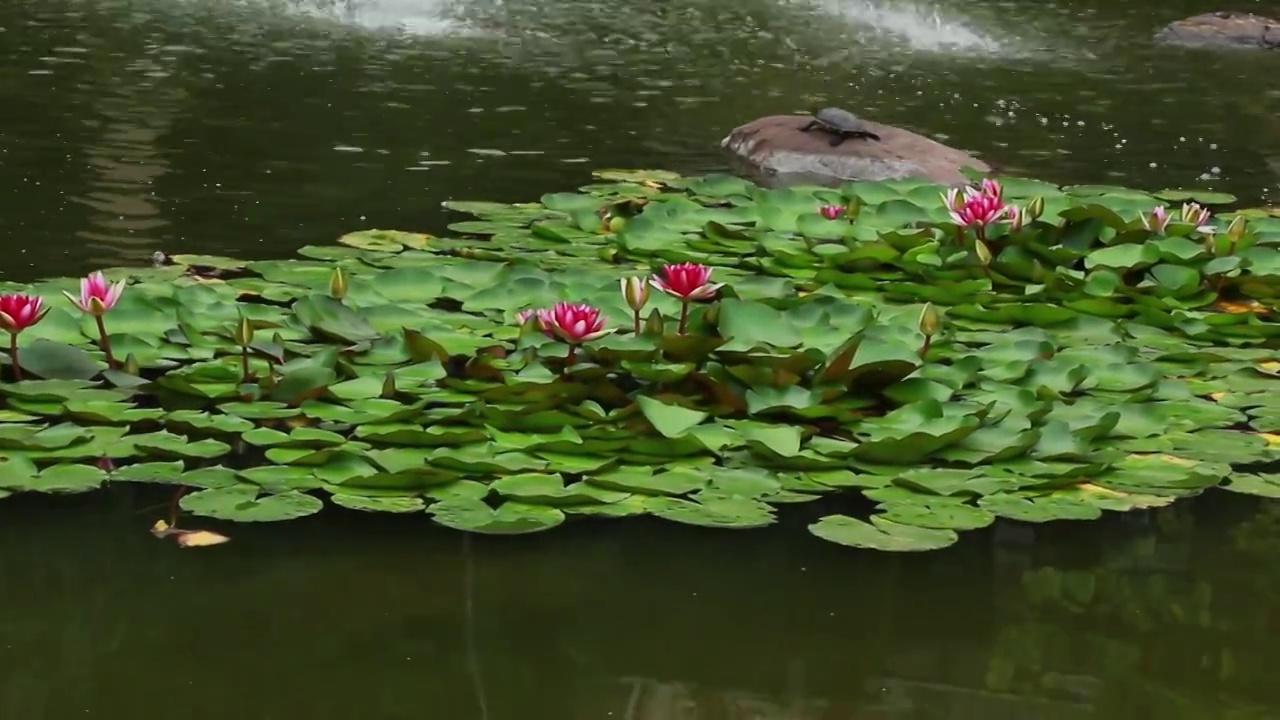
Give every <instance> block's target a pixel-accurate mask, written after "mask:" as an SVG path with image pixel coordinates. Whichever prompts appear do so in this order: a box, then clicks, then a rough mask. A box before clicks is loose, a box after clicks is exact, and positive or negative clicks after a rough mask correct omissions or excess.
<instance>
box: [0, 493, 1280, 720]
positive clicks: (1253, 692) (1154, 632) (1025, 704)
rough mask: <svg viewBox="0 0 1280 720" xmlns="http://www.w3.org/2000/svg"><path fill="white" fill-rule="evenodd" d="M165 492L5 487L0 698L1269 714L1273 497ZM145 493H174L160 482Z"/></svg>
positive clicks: (182, 709)
mask: <svg viewBox="0 0 1280 720" xmlns="http://www.w3.org/2000/svg"><path fill="white" fill-rule="evenodd" d="M164 502H165V496H164V495H163V493H160V492H158V491H155V490H154V489H150V488H145V489H142V490H141V491H137V492H131V491H129V490H128V489H117V490H112V491H110V492H109V493H106V494H94V495H90V496H82V497H76V498H62V499H49V498H30V499H28V498H25V497H20V498H10V499H8V500H6V501H5V503H4V505H2V506H0V574H2V577H0V607H2V608H3V609H4V612H3V614H0V714H2V716H3V717H10V718H30V719H31V720H42V719H46V718H47V719H50V720H52V719H54V718H72V717H96V718H110V719H111V720H117V719H119V720H128V719H130V718H137V717H144V716H152V715H156V714H162V715H167V716H174V717H185V718H191V719H192V720H206V719H207V720H214V719H222V718H230V717H234V718H244V719H245V720H267V719H273V720H280V719H286V718H287V719H292V718H309V719H316V720H328V719H329V718H332V719H334V720H339V719H346V718H354V717H368V718H379V719H380V720H381V719H387V720H394V719H398V718H406V719H408V718H422V717H447V718H451V719H457V720H563V719H564V718H574V719H575V720H576V719H581V720H687V719H694V718H697V719H704V720H705V719H717V720H718V719H725V720H748V719H757V718H758V719H764V720H854V719H862V718H884V719H889V718H893V719H895V720H934V719H941V718H946V719H948V720H959V719H960V718H970V717H982V718H1011V719H1015V718H1016V719H1018V720H1022V719H1025V720H1044V719H1046V718H1048V719H1058V718H1061V719H1067V718H1098V719H1101V720H1130V719H1131V718H1161V719H1162V720H1166V719H1167V720H1181V719H1183V718H1186V719H1188V720H1190V719H1192V718H1195V719H1200V718H1205V719H1208V718H1214V719H1218V718H1232V719H1233V720H1243V719H1246V718H1247V719H1250V720H1252V719H1254V718H1257V719H1262V718H1274V717H1276V716H1277V713H1278V712H1280V704H1277V693H1276V691H1275V689H1274V677H1273V674H1274V673H1273V672H1272V671H1273V668H1274V665H1275V661H1276V657H1277V656H1276V651H1275V649H1274V648H1275V645H1274V641H1273V638H1274V633H1275V632H1276V631H1277V630H1278V629H1280V627H1278V626H1277V623H1276V620H1277V617H1276V614H1275V611H1274V608H1275V607H1276V603H1277V601H1278V600H1280V597H1278V596H1277V588H1280V584H1277V576H1276V573H1275V571H1274V566H1275V564H1274V562H1273V560H1274V557H1275V552H1276V550H1277V549H1280V507H1278V506H1277V505H1266V504H1259V503H1257V502H1256V501H1254V500H1252V499H1244V498H1238V497H1235V496H1231V495H1230V494H1228V493H1224V492H1217V493H1213V494H1211V495H1210V496H1207V497H1206V498H1203V499H1202V500H1201V501H1187V502H1183V503H1179V504H1178V505H1177V506H1176V507H1171V508H1167V509H1165V510H1161V511H1159V512H1157V513H1154V514H1151V515H1147V516H1139V515H1129V516H1115V515H1108V516H1107V519H1106V520H1105V521H1100V522H1094V523H1060V524H1055V525H1048V526H1035V527H1032V526H1028V525H1012V524H998V525H997V526H995V527H994V528H992V529H988V530H984V531H977V532H971V533H965V535H964V538H963V539H962V540H961V542H960V544H958V545H955V546H953V547H951V548H948V549H946V550H942V551H939V552H935V553H929V554H924V555H912V556H902V555H890V554H881V553H874V552H857V551H852V550H849V549H846V548H841V547H839V546H835V545H831V544H829V543H826V542H824V541H822V540H819V539H817V538H814V537H812V536H810V535H808V533H806V532H805V530H804V528H803V524H804V523H805V522H806V521H808V520H811V519H812V518H810V517H808V516H810V515H812V516H814V517H816V516H817V515H818V514H819V512H820V511H819V509H817V508H808V507H803V508H796V509H794V512H790V513H784V515H785V522H784V523H783V524H782V526H780V527H777V528H774V529H769V530H758V531H757V530H753V531H727V530H705V531H704V530H699V529H695V528H688V527H683V526H678V525H670V524H664V523H662V522H659V521H644V520H636V521H622V522H605V523H602V524H597V523H591V522H587V523H583V524H572V525H570V526H567V527H562V528H559V529H557V530H554V531H552V532H549V533H546V534H544V535H535V536H524V537H519V538H488V537H478V536H467V535H463V534H461V533H457V532H454V531H450V530H445V529H442V528H438V527H434V526H432V525H431V524H430V523H429V522H427V521H426V519H425V518H422V517H413V518H403V517H400V518H397V517H387V516H376V517H371V516H361V515H358V514H356V513H354V512H352V511H345V510H342V509H340V508H335V509H329V510H326V511H325V512H324V513H323V514H321V515H319V516H314V517H312V518H310V519H307V520H299V521H293V522H289V523H281V524H275V525H269V526H253V525H249V526H244V525H240V526H219V525H218V524H217V523H212V524H211V525H210V527H219V529H222V530H225V531H227V532H229V533H231V534H232V535H233V536H234V540H233V541H232V542H231V543H230V544H227V545H222V546H218V547H216V548H206V549H202V550H179V549H178V548H176V547H175V546H173V545H172V544H170V543H168V542H163V541H160V540H157V539H155V538H153V537H152V536H151V535H150V534H149V533H148V532H147V531H146V529H147V527H148V526H149V525H150V523H151V522H152V521H153V520H154V519H156V518H158V517H162V516H164V515H165V514H166V510H165V508H164V507H163V505H164ZM157 503H159V504H160V505H161V507H156V505H157Z"/></svg>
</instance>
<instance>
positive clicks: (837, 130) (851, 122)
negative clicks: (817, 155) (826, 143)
mask: <svg viewBox="0 0 1280 720" xmlns="http://www.w3.org/2000/svg"><path fill="white" fill-rule="evenodd" d="M814 128H821V129H823V130H826V131H827V132H829V133H831V135H832V137H831V147H835V146H837V145H839V144H840V143H842V142H844V141H845V140H848V139H849V138H865V139H868V140H879V139H880V136H879V135H877V134H875V133H873V132H871V131H870V130H868V129H867V124H866V123H865V122H863V121H862V118H860V117H858V116H857V115H854V114H853V113H851V112H849V111H848V110H842V109H840V108H834V107H829V108H822V109H821V110H819V111H817V112H815V113H813V119H812V120H810V121H809V124H808V125H805V126H804V127H802V128H800V132H809V131H810V130H812V129H814Z"/></svg>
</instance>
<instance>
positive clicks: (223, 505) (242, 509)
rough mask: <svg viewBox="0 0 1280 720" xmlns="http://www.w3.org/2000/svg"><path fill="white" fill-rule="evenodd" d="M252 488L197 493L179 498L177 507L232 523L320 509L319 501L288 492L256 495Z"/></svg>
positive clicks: (281, 517) (290, 517) (271, 519)
mask: <svg viewBox="0 0 1280 720" xmlns="http://www.w3.org/2000/svg"><path fill="white" fill-rule="evenodd" d="M259 492H260V491H259V489H258V488H257V487H256V486H253V485H234V486H231V487H222V488H214V489H210V490H200V491H198V492H194V493H191V494H190V495H185V496H183V498H182V500H181V501H180V502H179V505H180V506H181V507H182V509H183V510H185V511H187V512H189V513H192V514H194V515H201V516H204V517H211V518H216V519H218V520H231V521H234V522H277V521H280V520H293V519H295V518H300V517H306V516H307V515H314V514H315V513H318V512H320V510H321V509H323V508H324V503H323V502H321V501H320V499H319V498H316V497H312V496H311V495H307V494H306V493H302V492H298V491H289V492H284V493H280V494H276V495H259Z"/></svg>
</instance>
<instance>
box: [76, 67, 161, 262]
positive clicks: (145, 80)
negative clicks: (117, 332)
mask: <svg viewBox="0 0 1280 720" xmlns="http://www.w3.org/2000/svg"><path fill="white" fill-rule="evenodd" d="M177 50H178V49H174V48H154V47H153V48H150V51H149V55H148V57H146V58H144V59H141V60H137V61H133V62H130V63H128V64H127V65H125V66H123V67H118V68H112V69H111V77H110V79H104V81H103V87H101V88H100V90H99V92H100V95H99V96H98V97H97V98H95V100H94V102H93V108H92V109H93V115H92V116H90V117H88V118H86V119H85V120H84V123H85V126H86V127H88V128H90V129H91V133H92V134H93V135H95V136H96V137H95V139H94V140H91V141H89V142H86V143H85V144H84V145H83V146H82V148H81V152H82V153H83V154H84V157H85V159H86V161H87V163H88V165H89V166H90V167H92V168H93V170H94V174H95V176H96V177H94V179H93V180H91V181H90V183H89V188H88V192H87V193H86V194H85V195H83V196H72V197H71V198H70V199H71V200H72V201H73V202H77V203H80V204H83V205H85V206H86V207H88V208H90V209H91V210H92V211H93V212H92V213H91V214H90V216H89V222H90V223H91V224H92V227H91V228H89V229H85V230H81V231H79V232H77V233H76V236H77V237H79V238H82V239H84V240H87V241H89V242H88V243H85V245H86V246H87V248H88V250H89V251H88V252H87V253H84V254H83V257H84V259H85V260H87V261H89V262H91V263H95V264H98V265H108V264H119V263H120V262H121V261H124V262H126V263H130V264H134V263H137V262H140V261H142V260H143V259H144V258H146V257H150V255H151V254H152V253H153V252H155V250H156V249H157V248H158V247H159V246H160V245H161V244H162V239H161V236H159V235H157V231H159V229H160V228H163V227H164V226H166V225H167V224H168V222H167V221H166V220H165V218H164V216H163V215H162V213H161V208H160V206H159V204H158V203H159V200H158V198H156V196H155V186H156V182H157V180H158V179H159V178H160V177H161V176H163V175H164V174H165V173H166V172H167V171H168V170H169V165H168V162H167V160H166V159H165V157H164V150H163V149H162V148H161V147H160V141H161V139H162V137H163V136H164V135H165V133H167V132H168V131H169V129H170V127H171V125H172V121H173V118H174V116H175V114H176V113H177V112H178V111H180V109H181V107H182V104H183V101H184V99H185V93H184V92H183V90H182V88H181V87H179V86H177V85H175V84H173V83H171V82H168V81H167V79H168V78H169V76H170V70H168V69H167V66H169V65H171V64H172V63H173V62H174V61H175V60H176V58H175V57H173V55H172V53H175V52H176V51H177ZM166 55H168V56H167V57H166Z"/></svg>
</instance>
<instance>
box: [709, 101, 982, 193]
mask: <svg viewBox="0 0 1280 720" xmlns="http://www.w3.org/2000/svg"><path fill="white" fill-rule="evenodd" d="M811 119H812V117H811V116H809V115H770V116H768V117H762V118H760V119H759V120H753V121H751V122H749V123H747V124H746V125H742V126H740V127H737V128H734V130H733V131H732V132H730V133H729V135H728V136H727V137H725V139H724V140H722V141H720V147H722V148H724V149H725V150H728V151H729V152H730V153H732V154H733V155H734V156H735V157H736V158H737V159H738V160H739V161H740V163H741V164H742V165H743V166H744V168H745V169H746V170H747V172H748V173H750V174H751V175H753V176H754V177H755V178H756V180H757V181H759V182H760V183H762V184H764V185H794V184H797V183H817V184H822V185H838V184H839V183H841V182H844V181H845V180H888V179H894V178H903V177H919V178H923V179H926V180H932V181H934V182H940V183H947V184H953V183H963V182H966V181H967V178H966V177H965V176H964V174H963V173H961V172H960V168H962V167H965V166H968V167H972V168H974V169H975V170H978V171H980V172H990V170H991V168H990V166H988V165H987V164H986V163H984V162H982V161H981V160H979V159H977V158H975V157H973V156H972V155H969V154H967V153H964V152H962V151H960V150H956V149H955V148H952V147H947V146H946V145H943V144H942V143H940V142H936V141H934V140H930V139H929V138H927V137H924V136H923V135H917V134H916V133H913V132H911V131H909V130H903V129H901V128H896V127H891V126H889V125H881V124H880V123H876V122H871V121H870V120H864V122H865V123H866V125H867V129H868V130H870V131H871V132H873V133H875V134H877V135H879V136H880V140H878V141H876V140H866V139H857V138H850V139H848V140H845V141H844V143H842V144H840V145H838V146H836V147H832V146H831V144H830V142H831V135H830V134H829V133H827V132H824V131H822V130H819V129H815V130H812V131H810V132H801V130H800V129H801V128H803V127H804V126H805V125H808V124H809V121H810V120H811Z"/></svg>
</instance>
